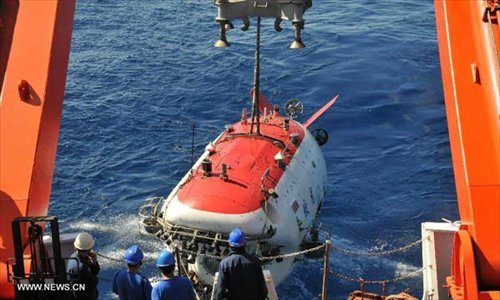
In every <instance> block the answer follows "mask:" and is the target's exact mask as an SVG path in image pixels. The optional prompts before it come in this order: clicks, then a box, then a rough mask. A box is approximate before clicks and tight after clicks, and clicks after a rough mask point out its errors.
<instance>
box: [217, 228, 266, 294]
mask: <svg viewBox="0 0 500 300" xmlns="http://www.w3.org/2000/svg"><path fill="white" fill-rule="evenodd" d="M228 242H229V246H230V247H231V252H230V253H229V255H228V256H227V257H226V258H224V259H223V260H222V261H221V262H220V265H219V275H218V277H217V287H216V291H215V299H216V300H222V299H227V300H236V299H237V300H263V299H266V297H267V286H266V282H265V280H264V275H263V274H262V267H261V265H260V261H259V259H258V258H257V257H255V256H254V255H252V254H250V253H247V252H246V251H245V234H244V233H243V232H242V231H241V229H239V228H235V229H234V230H233V231H231V233H230V234H229V239H228Z"/></svg>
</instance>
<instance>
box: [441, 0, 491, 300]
mask: <svg viewBox="0 0 500 300" xmlns="http://www.w3.org/2000/svg"><path fill="white" fill-rule="evenodd" d="M435 9H436V20H437V30H438V40H439V52H440V59H441V68H442V76H443V88H444V93H445V100H446V113H447V118H448V128H449V135H450V144H451V151H452V158H453V169H454V172H455V181H456V187H457V196H458V204H459V209H460V218H461V221H462V225H461V227H460V230H459V231H458V232H457V233H456V234H455V237H454V244H453V257H452V262H451V265H452V274H451V276H449V277H448V278H447V283H448V285H449V288H450V293H451V295H452V297H453V299H471V300H476V299H500V73H499V64H500V63H499V61H500V57H499V51H500V31H499V21H500V2H499V1H498V0H496V1H491V0H484V1H483V0H467V1H456V0H436V1H435Z"/></svg>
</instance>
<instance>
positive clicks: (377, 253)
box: [331, 240, 422, 256]
mask: <svg viewBox="0 0 500 300" xmlns="http://www.w3.org/2000/svg"><path fill="white" fill-rule="evenodd" d="M421 243H422V240H416V241H414V242H412V243H409V244H407V245H405V246H403V247H400V248H396V249H392V250H387V251H368V252H362V251H356V250H349V249H345V248H341V247H338V246H335V245H333V244H332V246H331V247H332V249H334V250H336V251H338V252H340V253H343V254H347V255H351V256H385V255H391V254H394V253H398V252H405V251H407V250H409V249H411V248H413V247H415V246H417V245H420V244H421Z"/></svg>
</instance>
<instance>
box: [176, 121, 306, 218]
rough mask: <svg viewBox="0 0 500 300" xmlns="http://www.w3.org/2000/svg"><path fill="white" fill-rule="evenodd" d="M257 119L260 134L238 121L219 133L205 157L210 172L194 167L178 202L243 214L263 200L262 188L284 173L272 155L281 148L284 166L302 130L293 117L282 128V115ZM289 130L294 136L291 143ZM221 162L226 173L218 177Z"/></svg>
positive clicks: (275, 181)
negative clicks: (253, 132) (217, 138)
mask: <svg viewBox="0 0 500 300" xmlns="http://www.w3.org/2000/svg"><path fill="white" fill-rule="evenodd" d="M261 119H262V120H261V125H260V130H261V134H262V135H261V136H257V135H248V134H247V133H248V131H249V128H250V124H244V123H240V122H238V123H235V124H233V125H232V128H233V130H232V131H231V132H228V131H226V132H225V133H224V134H223V136H222V137H221V138H220V139H219V141H217V143H216V144H215V145H214V146H215V151H214V152H213V153H211V154H210V156H209V158H210V160H211V161H212V166H211V167H212V170H211V174H210V175H207V173H206V172H205V174H204V172H203V169H202V166H200V167H199V168H198V169H196V171H195V172H193V175H192V178H191V179H190V180H188V181H187V182H186V183H185V184H184V185H183V186H182V188H181V189H180V191H179V193H178V198H179V201H180V202H181V203H183V204H185V205H188V206H190V207H191V208H194V209H198V210H202V211H208V212H214V213H222V214H244V213H250V212H252V211H255V210H258V209H260V207H261V202H262V201H264V200H265V197H264V194H263V191H262V190H264V191H267V190H269V189H274V188H275V187H276V184H277V183H278V182H279V180H280V178H281V176H282V175H283V173H284V170H283V169H284V168H282V167H280V166H279V165H278V164H277V163H276V161H275V160H274V156H275V155H276V154H277V153H278V152H280V151H284V152H283V153H284V155H285V160H284V161H283V164H284V165H287V164H288V163H289V162H290V160H291V159H292V158H293V156H294V155H295V152H296V151H297V149H298V147H299V146H300V144H301V142H302V140H303V138H304V129H303V128H302V126H301V125H299V124H298V123H297V122H295V121H293V120H292V121H290V125H289V128H288V130H286V129H285V128H284V123H285V119H284V118H283V117H274V118H272V119H269V120H268V122H264V117H262V118H261ZM291 133H296V134H297V135H298V137H297V141H296V142H295V143H292V140H291V138H290V134H291ZM285 149H286V150H285ZM222 164H226V166H227V170H226V172H225V174H226V176H222V177H221V176H220V174H221V173H222ZM266 170H268V171H267V172H266ZM264 175H265V176H264Z"/></svg>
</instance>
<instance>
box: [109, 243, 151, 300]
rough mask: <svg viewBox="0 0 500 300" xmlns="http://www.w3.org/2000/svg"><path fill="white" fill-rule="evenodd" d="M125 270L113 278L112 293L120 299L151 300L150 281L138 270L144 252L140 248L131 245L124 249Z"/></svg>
mask: <svg viewBox="0 0 500 300" xmlns="http://www.w3.org/2000/svg"><path fill="white" fill-rule="evenodd" d="M124 258H125V263H126V264H127V270H122V271H120V272H118V273H116V275H115V278H114V279H113V293H115V294H117V295H118V298H119V299H120V300H151V290H152V289H153V288H152V287H151V283H150V282H149V279H148V278H147V277H144V276H142V275H141V274H140V273H139V271H140V269H141V266H142V259H143V258H144V254H143V253H142V250H141V248H139V246H137V245H133V246H131V247H130V248H128V249H127V250H126V251H125V255H124Z"/></svg>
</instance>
